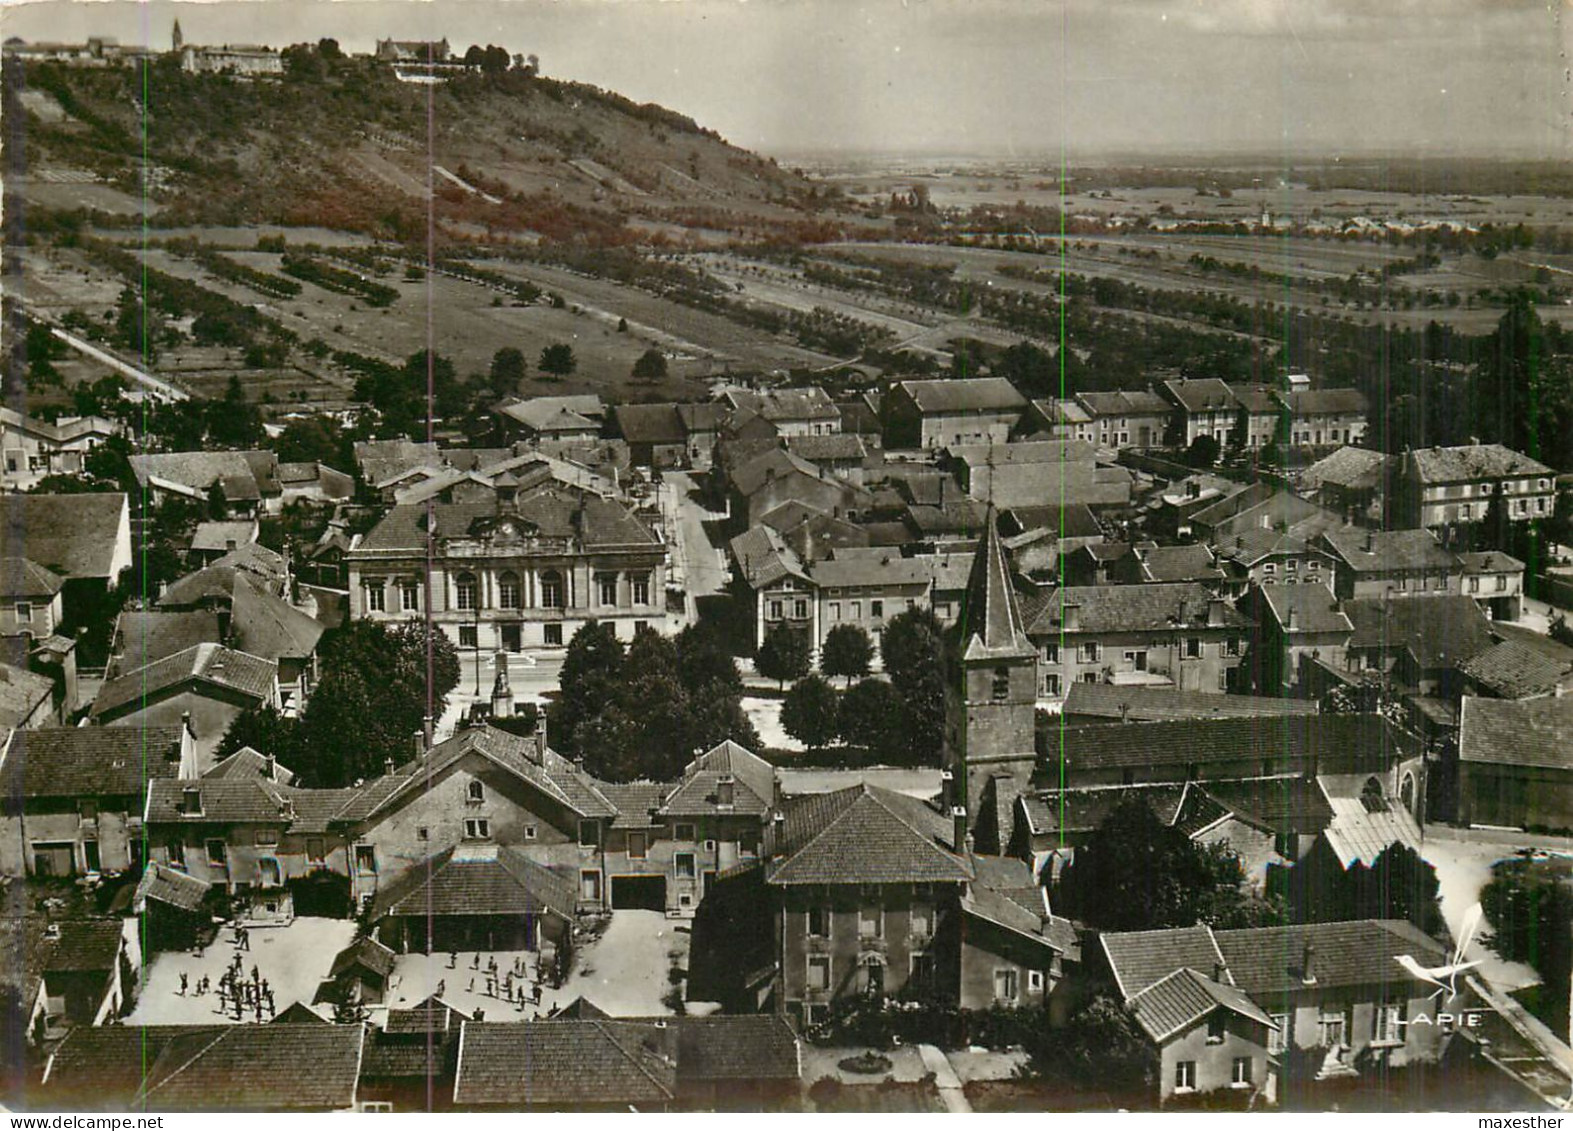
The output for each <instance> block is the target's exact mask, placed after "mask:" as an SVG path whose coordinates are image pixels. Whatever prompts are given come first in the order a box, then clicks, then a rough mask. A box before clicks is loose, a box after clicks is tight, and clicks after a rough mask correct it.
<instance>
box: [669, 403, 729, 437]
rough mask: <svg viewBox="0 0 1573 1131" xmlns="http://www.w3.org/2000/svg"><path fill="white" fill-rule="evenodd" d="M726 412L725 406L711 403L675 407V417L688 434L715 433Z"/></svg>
mask: <svg viewBox="0 0 1573 1131" xmlns="http://www.w3.org/2000/svg"><path fill="white" fill-rule="evenodd" d="M726 412H727V409H726V406H725V405H723V404H716V403H715V402H713V401H701V402H699V403H698V404H680V405H678V406H677V415H678V417H679V419H681V420H682V422H683V428H684V429H686V430H687V431H688V432H690V433H693V432H715V431H717V430H718V429H719V428H720V427H721V421H722V420H723V419H724V418H725V417H726Z"/></svg>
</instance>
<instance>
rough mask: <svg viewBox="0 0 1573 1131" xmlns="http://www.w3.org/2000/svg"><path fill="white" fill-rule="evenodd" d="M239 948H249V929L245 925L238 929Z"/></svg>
mask: <svg viewBox="0 0 1573 1131" xmlns="http://www.w3.org/2000/svg"><path fill="white" fill-rule="evenodd" d="M240 949H241V950H250V949H251V931H250V930H249V929H248V928H246V927H242V928H241V929H240Z"/></svg>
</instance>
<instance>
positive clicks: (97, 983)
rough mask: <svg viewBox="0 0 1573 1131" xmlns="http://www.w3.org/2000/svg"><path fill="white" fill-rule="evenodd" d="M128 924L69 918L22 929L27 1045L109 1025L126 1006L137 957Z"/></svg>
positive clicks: (23, 1010)
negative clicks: (23, 930) (23, 938)
mask: <svg viewBox="0 0 1573 1131" xmlns="http://www.w3.org/2000/svg"><path fill="white" fill-rule="evenodd" d="M128 926H129V922H128V920H125V919H117V918H92V919H86V918H70V919H50V920H49V921H48V922H46V923H44V924H42V926H41V927H38V926H37V925H33V924H29V925H28V926H27V927H26V928H24V929H25V930H26V931H27V933H28V936H29V937H28V938H27V940H26V942H25V943H24V946H25V953H24V954H22V955H20V956H19V957H20V958H21V959H22V963H21V967H22V968H21V969H20V970H18V971H17V974H20V978H19V979H18V980H19V981H21V982H22V987H21V988H22V1001H21V1020H22V1022H23V1024H24V1025H25V1032H26V1034H27V1040H28V1042H29V1043H30V1044H32V1045H34V1046H47V1045H48V1043H50V1042H53V1041H58V1040H60V1039H61V1038H63V1037H66V1036H68V1035H69V1034H70V1033H71V1032H73V1031H77V1030H80V1029H82V1028H88V1027H94V1026H99V1025H109V1024H112V1023H113V1022H114V1021H115V1020H116V1019H118V1018H119V1017H120V1015H121V1014H122V1013H123V1012H124V1011H125V1010H126V1009H127V1008H129V1002H130V1001H131V998H132V992H133V990H134V989H135V987H136V979H137V971H138V970H139V969H140V967H141V958H140V950H139V948H138V946H137V939H136V933H135V931H133V930H130V929H128Z"/></svg>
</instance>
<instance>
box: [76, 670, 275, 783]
mask: <svg viewBox="0 0 1573 1131" xmlns="http://www.w3.org/2000/svg"><path fill="white" fill-rule="evenodd" d="M278 672H279V667H278V664H276V663H275V662H273V661H272V660H264V659H261V658H260V657H257V656H249V655H247V654H246V653H244V652H237V651H235V650H234V649H232V648H225V647H224V646H223V645H221V644H214V643H207V644H198V645H196V646H194V647H191V648H187V649H186V650H185V651H184V652H177V653H175V654H174V655H173V656H166V657H164V658H163V659H162V660H156V661H154V662H153V663H151V664H148V665H147V666H146V667H142V668H137V669H135V670H133V671H128V672H124V673H122V674H121V675H120V676H118V677H116V678H115V679H111V680H107V681H106V682H105V683H104V685H103V686H102V687H100V688H99V691H98V697H97V698H96V699H94V700H93V722H94V724H95V725H97V726H116V727H138V726H158V725H166V726H168V725H174V724H175V723H181V724H183V725H184V726H186V727H187V728H188V729H189V730H190V731H191V734H192V742H193V744H194V745H195V748H196V759H197V765H198V766H199V767H201V768H206V767H207V766H208V765H210V764H211V760H212V755H213V752H214V751H215V750H216V749H217V748H218V744H219V743H220V742H221V741H223V738H224V735H225V733H226V732H228V730H229V728H230V725H231V724H232V723H233V722H234V721H235V720H236V719H237V718H239V717H240V715H241V714H243V713H244V712H246V711H250V710H253V709H255V708H257V707H262V706H269V707H273V708H277V707H278V705H279V679H278Z"/></svg>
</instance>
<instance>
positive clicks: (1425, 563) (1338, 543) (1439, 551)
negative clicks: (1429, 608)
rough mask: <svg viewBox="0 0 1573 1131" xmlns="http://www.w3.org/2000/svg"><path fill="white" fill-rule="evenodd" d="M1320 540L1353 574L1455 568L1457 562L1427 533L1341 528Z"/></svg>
mask: <svg viewBox="0 0 1573 1131" xmlns="http://www.w3.org/2000/svg"><path fill="white" fill-rule="evenodd" d="M1322 537H1323V538H1324V539H1325V540H1326V541H1327V545H1328V548H1329V549H1331V550H1332V551H1333V553H1334V555H1336V556H1337V557H1338V558H1339V559H1340V560H1341V561H1343V562H1344V564H1345V565H1347V566H1348V567H1349V568H1350V569H1352V570H1355V571H1356V572H1357V573H1372V572H1376V573H1385V572H1387V571H1389V570H1428V569H1429V570H1442V569H1457V568H1458V558H1457V557H1455V556H1454V555H1453V554H1452V553H1451V552H1449V551H1448V550H1446V549H1444V548H1443V547H1442V544H1441V543H1440V542H1438V541H1437V540H1436V536H1435V535H1434V534H1432V533H1431V532H1430V531H1429V530H1355V529H1353V528H1345V529H1341V530H1329V531H1327V532H1326V533H1324V534H1323V535H1322Z"/></svg>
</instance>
